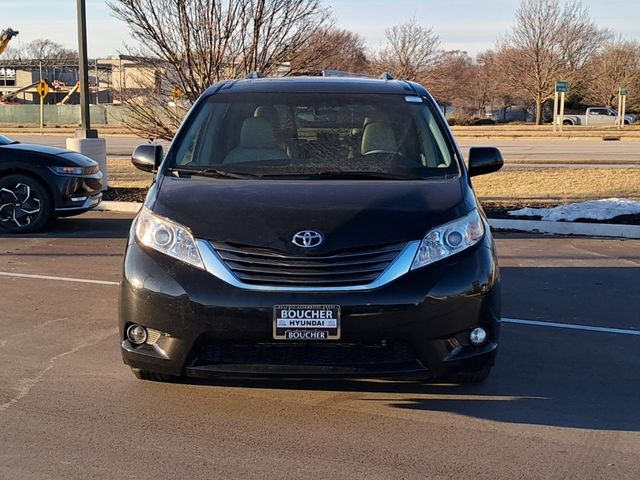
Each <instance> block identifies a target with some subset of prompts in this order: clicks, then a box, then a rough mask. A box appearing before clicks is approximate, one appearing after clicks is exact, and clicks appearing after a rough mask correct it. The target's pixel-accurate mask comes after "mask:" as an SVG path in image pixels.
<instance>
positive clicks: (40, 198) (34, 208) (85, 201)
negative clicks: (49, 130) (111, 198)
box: [0, 135, 102, 233]
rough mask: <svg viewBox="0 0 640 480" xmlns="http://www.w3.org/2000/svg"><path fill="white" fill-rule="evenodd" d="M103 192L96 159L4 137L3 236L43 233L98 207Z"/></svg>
mask: <svg viewBox="0 0 640 480" xmlns="http://www.w3.org/2000/svg"><path fill="white" fill-rule="evenodd" d="M101 191H102V173H101V172H100V169H99V168H98V164H97V162H95V161H94V160H91V159H90V158H88V157H86V156H84V155H81V154H79V153H76V152H71V151H69V150H63V149H61V148H55V147H48V146H45V145H31V144H24V143H19V142H16V141H13V140H11V139H9V138H7V137H5V136H2V135H0V231H4V232H8V233H29V232H35V231H38V230H42V229H43V228H45V227H46V225H47V224H48V222H49V221H50V220H51V219H52V218H55V217H68V216H71V215H78V214H80V213H84V212H86V211H88V210H90V209H91V208H93V207H95V206H96V205H98V203H100V200H101V199H102V193H101Z"/></svg>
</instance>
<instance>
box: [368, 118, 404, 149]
mask: <svg viewBox="0 0 640 480" xmlns="http://www.w3.org/2000/svg"><path fill="white" fill-rule="evenodd" d="M376 150H380V151H384V152H395V151H396V150H398V142H397V141H396V134H395V132H394V131H393V128H392V127H391V125H389V124H388V123H385V122H377V121H373V122H370V123H368V124H366V125H365V127H364V132H363V133H362V145H361V148H360V151H361V153H362V154H363V155H365V154H367V153H368V152H373V151H376Z"/></svg>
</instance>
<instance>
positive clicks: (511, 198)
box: [473, 168, 640, 203]
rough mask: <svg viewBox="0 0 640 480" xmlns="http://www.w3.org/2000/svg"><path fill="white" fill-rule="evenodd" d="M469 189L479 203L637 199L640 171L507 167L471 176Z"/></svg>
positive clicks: (638, 195) (639, 190)
mask: <svg viewBox="0 0 640 480" xmlns="http://www.w3.org/2000/svg"><path fill="white" fill-rule="evenodd" d="M473 186H474V188H475V190H476V193H477V195H478V196H479V197H480V198H481V199H482V200H488V201H498V202H502V201H504V202H518V201H519V202H522V201H525V202H528V201H531V202H540V203H544V202H559V203H564V202H567V201H573V200H588V199H597V198H610V197H622V198H632V199H640V168H575V169H571V168H509V169H504V170H502V171H500V172H497V173H494V174H491V175H483V176H481V177H475V178H474V179H473Z"/></svg>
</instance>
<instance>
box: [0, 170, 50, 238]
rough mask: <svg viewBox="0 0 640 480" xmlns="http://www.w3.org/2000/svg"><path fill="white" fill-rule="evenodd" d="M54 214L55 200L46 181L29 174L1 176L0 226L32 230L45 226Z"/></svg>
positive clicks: (12, 231)
mask: <svg viewBox="0 0 640 480" xmlns="http://www.w3.org/2000/svg"><path fill="white" fill-rule="evenodd" d="M52 214H53V200H52V199H51V195H50V194H49V191H48V190H47V188H46V187H45V186H44V184H43V183H42V182H41V181H40V180H37V179H36V178H34V177H31V176H29V175H22V174H14V175H7V176H6V177H3V178H0V230H4V231H5V232H9V233H32V232H37V231H39V230H42V229H43V228H44V227H45V226H46V225H47V223H48V222H49V220H51V217H52Z"/></svg>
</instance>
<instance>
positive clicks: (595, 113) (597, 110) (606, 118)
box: [558, 107, 636, 126]
mask: <svg viewBox="0 0 640 480" xmlns="http://www.w3.org/2000/svg"><path fill="white" fill-rule="evenodd" d="M617 119H618V112H617V111H615V110H614V109H613V108H607V107H590V108H587V112H586V114H585V115H565V116H564V118H563V120H562V124H563V125H594V126H596V125H615V124H616V120H617ZM558 122H560V118H559V117H558ZM635 122H636V116H635V115H632V114H627V115H625V116H624V124H625V125H631V124H632V123H635Z"/></svg>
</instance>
